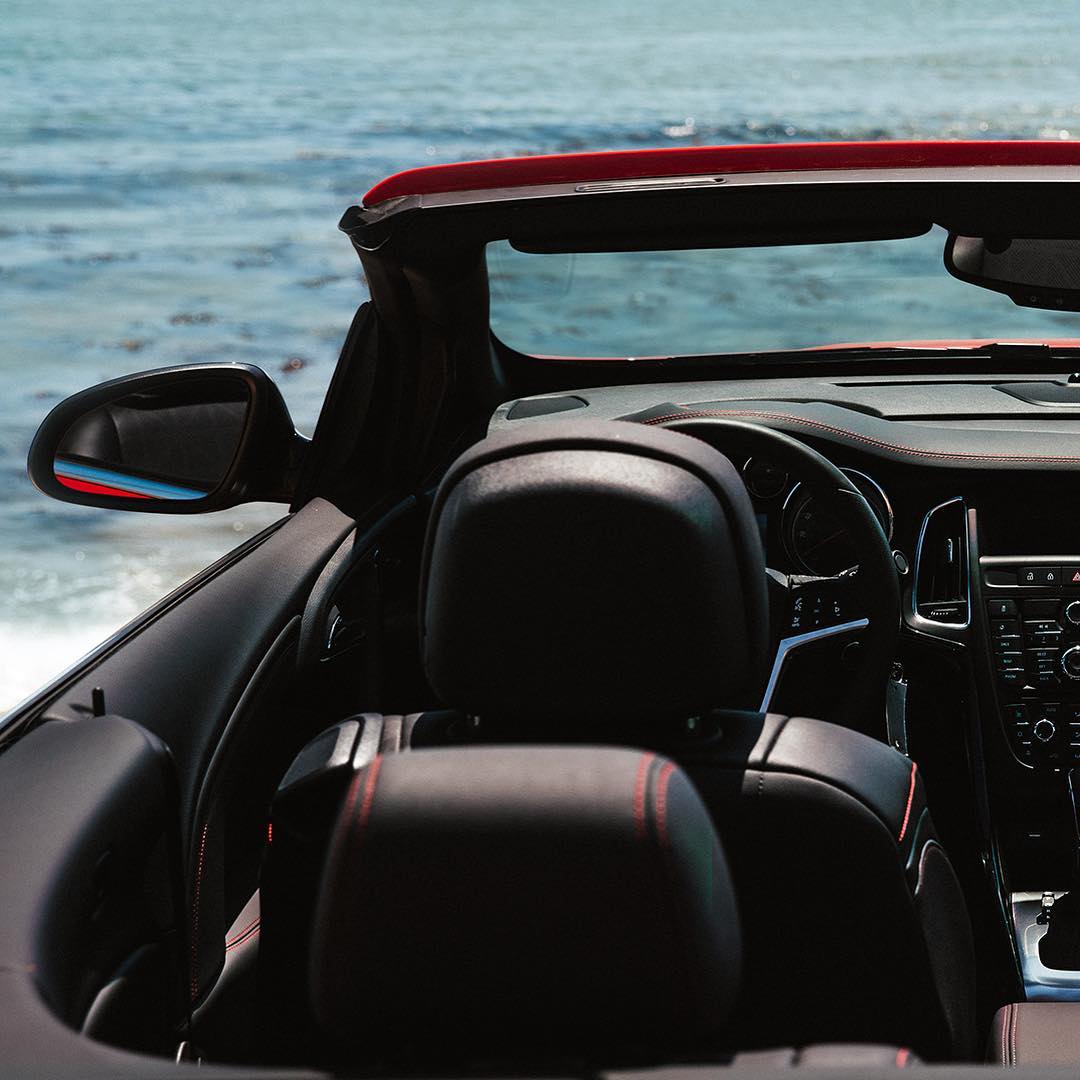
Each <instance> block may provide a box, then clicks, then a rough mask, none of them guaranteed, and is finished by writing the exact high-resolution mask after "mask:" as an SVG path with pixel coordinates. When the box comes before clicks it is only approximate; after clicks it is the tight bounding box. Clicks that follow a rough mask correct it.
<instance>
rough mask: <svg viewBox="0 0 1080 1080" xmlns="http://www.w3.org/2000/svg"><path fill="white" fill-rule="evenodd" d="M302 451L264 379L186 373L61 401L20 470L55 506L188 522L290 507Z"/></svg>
mask: <svg viewBox="0 0 1080 1080" xmlns="http://www.w3.org/2000/svg"><path fill="white" fill-rule="evenodd" d="M306 446H307V440H306V439H305V438H304V437H303V436H302V435H299V434H298V433H297V432H296V430H295V429H294V427H293V423H292V420H291V419H290V417H289V412H288V409H287V408H286V405H285V402H284V400H283V399H282V397H281V394H280V392H279V391H278V389H277V387H276V386H274V384H273V383H272V382H271V381H270V379H269V378H268V377H267V375H266V373H265V372H263V371H261V370H260V369H259V368H256V367H251V366H249V365H247V364H195V365H192V366H190V367H178V368H166V369H162V370H160V371H151V372H146V373H144V374H141V375H129V376H126V377H124V378H121V379H114V380H112V381H111V382H107V383H102V384H101V385H100V386H95V387H92V388H91V389H89V390H83V391H82V392H81V393H78V394H75V395H74V396H72V397H70V398H67V400H65V401H63V402H61V403H60V404H59V405H57V406H56V408H55V409H53V410H52V412H50V413H49V415H48V416H47V417H46V418H45V420H44V422H43V423H42V425H41V427H40V428H39V429H38V432H37V434H36V435H35V436H34V441H33V443H32V444H31V447H30V454H29V459H28V463H27V469H28V472H29V474H30V479H31V480H32V481H33V482H34V484H35V485H36V486H37V487H38V488H39V489H40V490H41V491H43V492H44V493H45V494H46V495H50V496H52V497H53V498H55V499H61V500H63V501H65V502H75V503H83V504H88V505H91V506H102V507H109V508H113V509H127V510H142V511H149V512H152V513H173V514H192V513H204V512H206V511H208V510H221V509H224V508H225V507H228V506H235V505H237V504H238V503H241V502H262V501H268V502H288V501H290V499H291V497H292V494H293V488H294V487H295V480H296V474H297V470H298V468H299V464H300V460H301V458H302V455H303V450H304V448H305V447H306Z"/></svg>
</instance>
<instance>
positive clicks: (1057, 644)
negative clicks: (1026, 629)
mask: <svg viewBox="0 0 1080 1080" xmlns="http://www.w3.org/2000/svg"><path fill="white" fill-rule="evenodd" d="M1061 638H1062V632H1061V631H1060V630H1054V631H1049V632H1046V633H1042V634H1029V635H1028V640H1029V641H1030V642H1031V644H1032V645H1033V646H1034V647H1035V648H1036V649H1054V648H1061Z"/></svg>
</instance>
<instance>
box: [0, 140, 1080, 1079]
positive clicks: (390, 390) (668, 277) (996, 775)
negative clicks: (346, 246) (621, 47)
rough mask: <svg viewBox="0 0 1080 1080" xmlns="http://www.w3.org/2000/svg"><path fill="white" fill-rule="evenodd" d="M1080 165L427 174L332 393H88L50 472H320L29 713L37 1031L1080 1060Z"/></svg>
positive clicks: (172, 494) (1003, 146)
mask: <svg viewBox="0 0 1080 1080" xmlns="http://www.w3.org/2000/svg"><path fill="white" fill-rule="evenodd" d="M1078 183H1080V144H1076V143H995V142H984V143H918V144H914V143H907V144H905V143H874V144H822V145H817V146H796V145H786V146H741V147H716V148H695V149H692V150H680V151H633V152H625V153H621V152H620V153H614V154H596V155H589V154H580V155H569V156H561V157H551V158H531V159H529V158H523V159H505V160H500V161H494V162H478V163H464V164H456V165H447V166H435V167H427V168H422V169H417V170H412V171H410V172H407V173H402V174H399V175H397V176H394V177H391V178H389V179H388V180H385V181H383V182H382V183H381V184H379V185H377V186H376V188H374V189H372V191H370V192H368V194H367V195H366V196H365V198H364V200H363V202H362V204H360V205H358V206H356V207H352V208H351V209H349V210H348V211H347V212H346V213H345V216H344V218H343V219H342V222H341V228H342V230H343V231H344V232H345V233H346V234H347V235H348V237H349V239H350V240H351V242H352V244H353V246H354V248H355V250H356V252H357V254H358V255H359V257H360V260H361V262H362V264H363V270H364V275H365V278H366V280H367V283H368V286H369V288H370V292H371V298H370V301H368V302H365V303H364V304H363V306H362V307H361V308H360V310H359V311H358V312H357V314H356V317H355V319H354V321H353V324H352V326H351V329H350V330H349V333H348V336H347V338H346V340H345V342H344V346H343V349H342V353H341V358H340V361H339V364H338V367H337V370H336V372H335V375H334V379H333V382H332V383H331V386H330V389H329V391H328V394H327V398H326V401H325V404H324V407H323V412H322V415H321V417H320V419H319V423H318V427H317V428H316V430H315V432H314V435H313V436H312V438H311V439H307V438H305V437H302V436H300V435H298V434H297V433H296V432H295V430H294V427H293V424H292V422H291V420H290V418H289V414H288V410H287V408H286V406H285V403H284V400H283V399H282V397H281V395H280V393H279V392H278V391H277V389H276V388H275V387H274V385H273V383H272V382H271V381H270V379H269V378H268V377H267V376H266V375H265V374H264V373H263V372H262V371H261V370H259V369H258V368H254V367H249V366H245V365H240V364H199V365H192V366H189V367H184V368H170V369H162V370H159V371H154V372H147V373H142V374H139V375H134V376H129V377H126V378H123V379H118V380H114V381H112V382H110V383H105V384H102V385H99V386H96V387H93V388H91V389H88V390H86V391H83V392H82V393H80V394H77V395H75V396H74V397H72V398H69V399H67V400H66V401H64V402H62V403H61V404H60V405H58V406H57V407H56V408H55V409H54V410H53V411H52V412H51V413H50V414H49V416H48V417H46V418H45V420H44V422H43V424H42V426H41V428H40V430H39V432H38V434H37V436H36V438H35V440H34V443H33V446H32V447H31V448H30V454H29V465H28V467H29V473H30V476H31V478H32V479H33V481H34V483H35V484H37V486H38V487H39V488H40V489H41V491H42V492H44V493H45V494H47V495H50V496H52V497H54V498H59V499H63V500H66V501H68V502H73V503H81V504H84V505H88V506H97V507H107V508H112V509H115V510H118V511H134V512H143V513H198V512H208V511H214V510H220V509H225V508H228V507H230V506H235V505H237V504H239V503H243V502H251V501H276V502H280V503H283V504H287V505H288V508H289V509H288V512H287V513H285V514H284V516H283V517H282V518H281V520H280V521H278V522H276V523H275V524H274V525H273V526H271V527H270V528H268V529H267V530H265V531H264V532H263V533H261V534H260V535H259V536H257V537H255V538H254V539H252V540H250V541H248V542H246V543H245V544H243V545H241V546H240V547H239V548H237V549H236V550H235V551H234V552H232V553H231V554H229V555H227V556H226V557H225V558H223V559H222V560H220V561H219V562H218V563H215V564H214V565H213V566H211V567H208V568H207V569H206V570H205V571H203V572H202V573H200V574H199V575H198V576H196V577H195V578H193V579H192V580H191V581H189V582H188V583H186V584H185V585H183V586H182V587H181V588H180V589H178V590H177V591H176V592H175V593H173V594H171V595H169V596H167V597H165V598H164V599H163V600H162V601H161V602H160V603H158V604H157V605H155V606H154V607H153V608H151V609H150V610H149V611H147V612H145V613H144V614H143V615H142V616H140V617H139V618H137V619H136V620H134V621H133V622H132V623H130V624H129V625H128V626H126V627H124V628H122V629H121V630H119V631H118V632H117V633H116V635H115V636H114V637H112V638H110V639H109V640H108V641H106V642H103V643H102V644H101V645H100V646H99V647H98V648H97V649H96V650H94V651H93V652H92V653H91V654H90V655H88V656H87V657H86V658H84V659H83V660H82V661H80V662H79V663H78V664H77V665H75V666H74V667H73V668H71V669H70V670H68V671H67V672H64V673H63V674H61V675H59V676H58V677H57V678H56V679H55V680H54V681H53V682H52V683H50V684H49V685H48V686H46V687H44V688H43V689H42V690H40V691H39V692H38V693H37V694H35V695H34V696H33V697H31V698H30V699H29V700H28V701H27V702H25V703H23V704H22V705H21V706H19V707H17V708H16V709H15V710H13V711H12V712H11V713H10V714H8V716H7V717H6V718H4V719H3V721H2V722H0V858H2V860H3V863H2V873H0V910H2V911H3V913H4V917H3V919H0V950H2V956H0V961H2V962H0V1062H2V1063H3V1064H4V1065H6V1066H12V1067H14V1066H19V1067H23V1068H29V1067H31V1066H36V1067H44V1068H46V1069H47V1070H51V1071H50V1072H49V1075H63V1074H65V1072H66V1071H67V1070H70V1071H72V1073H73V1074H78V1075H80V1076H90V1075H98V1074H99V1073H100V1075H102V1076H106V1075H108V1076H127V1075H130V1076H133V1077H134V1076H159V1075H160V1076H165V1075H174V1074H180V1075H183V1074H186V1073H187V1072H188V1071H190V1070H193V1069H194V1068H195V1067H196V1066H198V1067H199V1069H200V1073H201V1074H208V1075H210V1076H214V1075H221V1076H223V1077H224V1076H235V1077H242V1076H252V1077H256V1076H258V1077H270V1076H275V1075H282V1076H285V1075H288V1076H301V1075H311V1076H315V1075H327V1074H332V1075H363V1076H368V1077H384V1076H385V1077H394V1076H412V1077H422V1076H434V1077H449V1076H487V1077H496V1076H498V1077H509V1076H523V1077H524V1076H530V1077H569V1076H574V1077H582V1076H590V1077H592V1076H596V1077H600V1076H607V1077H611V1078H612V1080H631V1078H637V1080H650V1078H655V1080H675V1078H679V1080H689V1078H693V1077H697V1076H701V1077H706V1076H712V1075H717V1074H722V1075H725V1076H727V1075H731V1076H738V1075H741V1074H743V1073H747V1074H749V1073H753V1074H754V1075H762V1074H767V1073H769V1072H770V1071H774V1070H786V1069H789V1068H792V1067H800V1068H816V1069H819V1070H824V1071H825V1072H826V1073H828V1074H830V1075H833V1074H835V1075H836V1076H838V1077H839V1076H848V1077H850V1076H853V1075H861V1074H866V1073H876V1072H879V1071H880V1072H892V1071H894V1070H896V1069H898V1068H911V1067H918V1068H920V1069H923V1070H928V1071H929V1072H930V1073H934V1072H940V1073H943V1074H948V1075H953V1074H957V1075H959V1073H960V1072H962V1071H963V1072H967V1071H970V1069H971V1068H973V1067H981V1068H983V1069H986V1068H995V1067H1003V1066H1004V1067H1012V1068H1019V1069H1026V1070H1027V1071H1029V1072H1032V1074H1033V1075H1034V1073H1035V1072H1039V1071H1042V1070H1048V1069H1052V1068H1053V1067H1059V1068H1060V1069H1061V1070H1062V1071H1065V1070H1068V1072H1069V1073H1070V1074H1071V1075H1075V1073H1076V1071H1077V1070H1078V1069H1080V501H1078V500H1076V499H1074V498H1073V494H1074V492H1073V491H1072V486H1071V485H1072V481H1071V480H1070V479H1069V478H1070V477H1071V476H1072V475H1073V473H1074V472H1077V471H1078V470H1080V449H1078V447H1080V441H1078V439H1080V413H1078V409H1080V224H1077V222H1076V217H1075V214H1073V213H1072V212H1071V206H1072V200H1073V198H1074V193H1075V191H1076V190H1077V188H1076V185H1077V184H1078ZM849 256H850V261H849ZM856 256H857V258H856ZM814 260H819V262H815V261H814ZM815 267H816V269H815ZM598 298H599V299H598ZM601 300H602V301H603V302H602V303H601ZM781 303H783V304H785V305H790V306H791V309H792V312H793V313H794V314H792V315H791V316H790V318H788V317H787V316H785V318H786V319H787V321H786V322H785V323H784V327H782V328H778V324H779V322H780V321H781V320H780V319H779V316H778V315H777V314H776V311H778V310H779V307H780V305H781ZM966 304H967V305H969V306H968V307H965V305H966ZM721 309H723V310H724V312H727V313H726V314H720V313H719V312H720V310H721ZM789 327H796V329H795V330H790V329H789ZM875 327H877V328H879V329H874V328H875ZM1009 327H1014V328H1015V329H1013V330H1012V332H1009ZM900 328H906V332H904V333H903V334H901V332H900ZM945 334H947V336H943V335H945ZM665 335H666V336H665ZM785 335H788V336H786V337H785ZM792 335H794V336H792ZM706 339H711V340H712V341H713V345H712V346H711V347H708V343H707V340H706ZM665 341H666V342H670V344H663V343H664V342H665ZM575 342H577V348H576V350H575V351H574V353H571V352H570V346H571V345H573V344H574V343H575ZM635 342H638V343H640V345H637V344H635ZM836 342H848V343H847V344H836ZM658 343H659V344H658ZM131 520H132V521H134V522H136V526H135V527H137V521H138V519H137V518H133V519H131ZM192 1075H195V1074H194V1072H192Z"/></svg>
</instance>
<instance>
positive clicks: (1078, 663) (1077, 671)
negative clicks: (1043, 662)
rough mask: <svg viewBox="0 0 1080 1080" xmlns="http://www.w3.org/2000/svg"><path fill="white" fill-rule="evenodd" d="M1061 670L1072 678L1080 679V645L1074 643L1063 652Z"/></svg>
mask: <svg viewBox="0 0 1080 1080" xmlns="http://www.w3.org/2000/svg"><path fill="white" fill-rule="evenodd" d="M1061 670H1062V671H1064V672H1065V674H1066V675H1068V676H1069V678H1070V679H1080V645H1074V646H1073V647H1072V648H1071V649H1066V650H1065V651H1064V652H1063V653H1062V654H1061Z"/></svg>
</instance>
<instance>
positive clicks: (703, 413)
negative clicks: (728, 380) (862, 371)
mask: <svg viewBox="0 0 1080 1080" xmlns="http://www.w3.org/2000/svg"><path fill="white" fill-rule="evenodd" d="M712 416H719V417H725V416H729V417H740V418H744V419H745V418H752V419H755V420H777V421H783V422H785V423H789V424H801V425H802V426H803V427H808V428H814V429H815V430H817V431H828V432H831V433H832V434H834V435H843V436H844V437H845V438H848V439H854V440H855V441H856V442H860V443H864V444H865V445H866V446H873V447H876V448H877V449H879V450H891V451H893V452H894V453H897V454H910V455H913V456H917V457H925V458H933V459H935V460H939V461H940V460H944V461H948V460H950V459H956V460H964V461H1028V462H1039V463H1051V462H1053V463H1061V464H1064V463H1069V464H1072V463H1074V462H1078V461H1080V457H1069V456H1067V455H1040V454H976V453H968V452H965V451H962V450H920V449H918V448H917V447H914V446H901V445H900V444H899V443H889V442H884V441H883V440H881V439H875V438H872V437H871V436H869V435H860V434H859V433H858V432H857V431H849V430H848V429H847V428H842V427H836V426H835V425H833V424H823V423H822V422H821V421H820V420H808V419H806V418H805V417H802V416H792V415H791V414H790V413H774V412H761V411H757V410H754V409H687V410H685V411H684V412H679V413H668V414H667V415H666V416H652V417H649V419H647V420H642V421H641V423H643V424H652V425H660V424H668V423H671V422H672V421H674V420H707V419H709V417H712Z"/></svg>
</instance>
